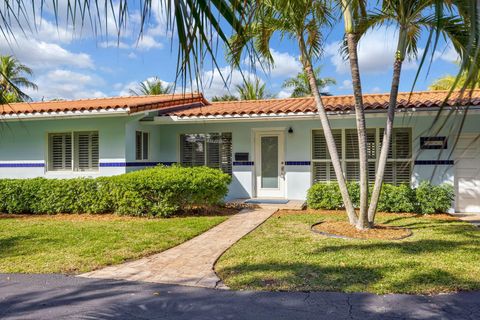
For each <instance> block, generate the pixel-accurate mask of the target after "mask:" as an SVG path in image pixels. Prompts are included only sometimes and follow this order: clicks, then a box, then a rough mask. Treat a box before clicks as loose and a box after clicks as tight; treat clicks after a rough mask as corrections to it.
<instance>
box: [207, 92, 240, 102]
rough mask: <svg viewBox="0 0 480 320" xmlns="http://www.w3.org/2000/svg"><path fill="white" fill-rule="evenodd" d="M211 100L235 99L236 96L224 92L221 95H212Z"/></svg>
mask: <svg viewBox="0 0 480 320" xmlns="http://www.w3.org/2000/svg"><path fill="white" fill-rule="evenodd" d="M211 100H212V101H213V102H218V101H237V100H238V98H237V97H235V96H234V95H231V94H224V95H222V96H213V97H212V99H211Z"/></svg>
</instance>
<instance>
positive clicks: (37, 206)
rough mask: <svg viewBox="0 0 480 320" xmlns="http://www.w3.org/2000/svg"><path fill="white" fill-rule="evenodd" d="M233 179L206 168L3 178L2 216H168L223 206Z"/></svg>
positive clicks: (0, 209) (1, 190)
mask: <svg viewBox="0 0 480 320" xmlns="http://www.w3.org/2000/svg"><path fill="white" fill-rule="evenodd" d="M229 183H230V176H229V175H227V174H224V173H222V172H221V171H220V170H216V169H210V168H206V167H196V168H182V167H168V168H167V167H156V168H152V169H145V170H140V171H135V172H131V173H127V174H123V175H119V176H113V177H101V178H96V179H85V178H80V179H45V178H35V179H3V180H2V179H0V212H6V213H36V214H44V213H46V214H54V213H105V212H115V213H118V214H125V215H136V216H164V217H166V216H169V215H171V214H173V213H175V212H177V211H178V210H182V209H188V208H190V207H193V206H197V207H198V206H212V205H215V204H218V203H220V202H221V201H222V200H223V198H224V197H225V195H226V194H227V192H228V184H229Z"/></svg>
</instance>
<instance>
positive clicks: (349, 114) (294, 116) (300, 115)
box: [150, 107, 480, 124]
mask: <svg viewBox="0 0 480 320" xmlns="http://www.w3.org/2000/svg"><path fill="white" fill-rule="evenodd" d="M452 109H456V108H454V107H445V108H444V109H443V111H449V110H452ZM439 110H440V109H439V108H428V110H427V108H418V109H417V108H409V109H398V110H397V111H396V113H398V114H409V115H413V114H416V113H419V112H420V113H421V114H422V115H437V114H438V111H439ZM457 112H458V113H459V114H462V113H463V109H458V110H457ZM468 112H469V113H474V114H477V113H478V114H480V108H479V107H471V108H469V110H468ZM327 115H329V116H335V117H338V118H341V119H349V118H355V112H354V110H348V111H328V112H327ZM366 115H367V117H369V118H383V117H385V116H386V110H367V111H366ZM267 119H268V120H269V121H271V120H279V121H281V120H315V119H318V113H317V112H312V111H310V112H288V113H260V114H234V115H208V116H155V117H153V121H151V122H150V123H151V124H174V123H178V122H184V123H189V122H202V123H203V122H220V121H221V122H236V121H239V120H243V121H245V122H250V121H262V120H267Z"/></svg>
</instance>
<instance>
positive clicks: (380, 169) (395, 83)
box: [368, 28, 407, 225]
mask: <svg viewBox="0 0 480 320" xmlns="http://www.w3.org/2000/svg"><path fill="white" fill-rule="evenodd" d="M406 35H407V34H406V30H405V29H404V28H400V32H399V38H398V46H397V52H396V56H395V62H394V64H393V79H392V86H391V89H390V101H389V105H388V110H387V122H386V124H385V130H384V132H383V141H382V149H381V151H380V156H379V158H378V162H377V172H376V176H375V185H374V187H373V191H372V197H371V200H370V206H369V207H368V222H369V223H370V225H373V224H374V222H375V215H376V213H377V206H378V199H379V198H380V192H381V190H382V184H383V178H384V174H385V166H386V164H387V159H388V150H389V149H390V140H391V139H392V132H393V121H394V118H395V107H396V105H397V97H398V87H399V85H400V75H401V72H402V64H403V60H404V59H405V52H406V43H407V39H406Z"/></svg>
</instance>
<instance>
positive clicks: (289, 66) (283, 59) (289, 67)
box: [243, 49, 302, 77]
mask: <svg viewBox="0 0 480 320" xmlns="http://www.w3.org/2000/svg"><path fill="white" fill-rule="evenodd" d="M270 52H271V54H272V58H273V61H274V63H273V65H272V66H271V67H270V68H268V66H267V64H264V65H263V68H265V72H266V73H268V74H269V75H270V76H272V77H282V76H289V77H294V76H296V75H297V73H299V72H301V71H302V64H301V63H300V61H299V60H298V59H297V58H296V57H294V56H293V55H291V54H290V53H288V52H279V51H276V50H275V49H270ZM243 63H244V64H245V65H247V66H251V63H252V62H251V61H250V60H249V59H248V58H246V59H245V60H244V61H243ZM255 68H256V69H257V70H262V63H261V62H260V61H255Z"/></svg>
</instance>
